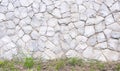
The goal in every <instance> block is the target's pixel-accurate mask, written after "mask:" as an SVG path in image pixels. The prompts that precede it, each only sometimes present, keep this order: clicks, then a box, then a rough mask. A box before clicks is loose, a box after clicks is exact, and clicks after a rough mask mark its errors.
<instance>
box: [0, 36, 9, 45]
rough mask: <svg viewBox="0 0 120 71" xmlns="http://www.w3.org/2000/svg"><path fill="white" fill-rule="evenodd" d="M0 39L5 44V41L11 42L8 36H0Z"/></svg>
mask: <svg viewBox="0 0 120 71" xmlns="http://www.w3.org/2000/svg"><path fill="white" fill-rule="evenodd" d="M1 41H2V42H3V43H4V44H7V43H10V42H11V39H10V37H9V36H4V37H3V38H1Z"/></svg>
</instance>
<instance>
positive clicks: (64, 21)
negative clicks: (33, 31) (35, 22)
mask: <svg viewBox="0 0 120 71" xmlns="http://www.w3.org/2000/svg"><path fill="white" fill-rule="evenodd" d="M70 20H71V18H69V17H67V18H62V19H59V20H58V23H59V24H60V25H68V24H69V23H70Z"/></svg>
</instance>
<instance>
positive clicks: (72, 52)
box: [65, 50, 80, 58]
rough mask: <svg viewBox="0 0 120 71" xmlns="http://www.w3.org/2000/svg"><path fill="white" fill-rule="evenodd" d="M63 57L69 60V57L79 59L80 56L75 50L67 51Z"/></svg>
mask: <svg viewBox="0 0 120 71" xmlns="http://www.w3.org/2000/svg"><path fill="white" fill-rule="evenodd" d="M65 55H66V56H67V57H68V58H70V57H80V54H79V53H77V52H76V51H75V50H69V51H68V52H67V53H66V54H65Z"/></svg>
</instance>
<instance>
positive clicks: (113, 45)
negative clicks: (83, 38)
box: [108, 39, 120, 51]
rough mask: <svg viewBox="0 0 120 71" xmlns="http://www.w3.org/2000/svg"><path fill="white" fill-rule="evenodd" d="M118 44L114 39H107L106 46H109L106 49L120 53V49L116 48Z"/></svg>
mask: <svg viewBox="0 0 120 71" xmlns="http://www.w3.org/2000/svg"><path fill="white" fill-rule="evenodd" d="M118 44H119V42H118V40H116V39H109V40H108V46H109V47H108V48H110V49H113V50H116V51H120V48H119V47H118Z"/></svg>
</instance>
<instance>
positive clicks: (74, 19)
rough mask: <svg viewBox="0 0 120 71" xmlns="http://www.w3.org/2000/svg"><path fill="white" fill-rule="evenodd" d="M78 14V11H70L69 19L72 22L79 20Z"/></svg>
mask: <svg viewBox="0 0 120 71" xmlns="http://www.w3.org/2000/svg"><path fill="white" fill-rule="evenodd" d="M79 17H80V16H79V13H72V14H71V21H72V22H77V21H79V19H80V18H79Z"/></svg>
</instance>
